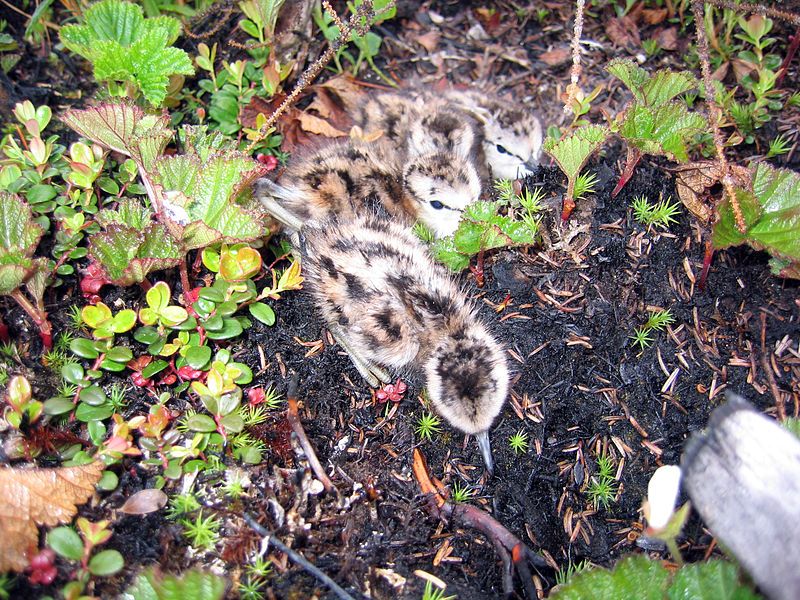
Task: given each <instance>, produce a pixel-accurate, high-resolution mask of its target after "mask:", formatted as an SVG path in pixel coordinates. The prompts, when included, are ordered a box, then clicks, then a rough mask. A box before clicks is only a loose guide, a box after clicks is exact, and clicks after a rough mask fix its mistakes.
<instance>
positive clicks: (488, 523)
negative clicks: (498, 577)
mask: <svg viewBox="0 0 800 600" xmlns="http://www.w3.org/2000/svg"><path fill="white" fill-rule="evenodd" d="M413 469H414V477H415V478H416V479H417V484H418V485H419V488H420V490H421V491H422V493H423V494H425V495H427V496H428V504H427V508H428V512H429V513H430V514H431V516H434V517H436V518H438V519H441V520H442V521H452V522H453V523H455V524H456V525H461V526H463V527H470V528H472V529H477V530H478V531H480V532H481V533H482V534H483V535H485V536H486V537H487V538H489V540H490V541H491V542H492V544H493V545H494V548H495V551H496V552H497V553H498V554H499V555H500V558H501V559H502V561H503V591H504V592H505V594H506V595H510V594H511V593H512V592H513V590H514V585H513V576H514V569H515V568H516V570H517V572H518V573H519V577H520V579H521V580H522V585H523V587H524V588H525V594H526V596H527V597H528V598H530V599H532V600H533V599H536V598H538V596H537V594H536V589H535V588H534V586H533V583H532V577H531V572H530V569H529V568H528V565H529V564H530V565H533V566H534V567H547V566H548V565H547V563H546V562H545V560H544V559H543V558H541V557H540V556H538V555H536V554H535V553H534V552H533V551H532V550H531V549H530V548H528V547H527V546H526V545H525V544H524V543H523V542H522V541H521V540H520V539H519V538H518V537H516V536H515V535H514V534H513V533H511V532H510V531H509V530H508V529H506V528H505V527H504V526H503V525H502V524H501V523H499V522H498V521H497V520H496V519H495V518H494V517H492V516H491V515H490V514H489V513H487V512H484V511H483V510H481V509H480V508H478V507H477V506H472V505H471V504H451V503H450V502H448V501H447V500H445V499H444V497H443V496H442V495H441V494H440V493H439V491H438V489H437V488H436V486H435V485H434V484H433V482H432V481H431V478H430V475H429V474H428V464H427V462H426V460H425V456H424V455H423V454H422V452H420V450H419V448H415V449H414V465H413Z"/></svg>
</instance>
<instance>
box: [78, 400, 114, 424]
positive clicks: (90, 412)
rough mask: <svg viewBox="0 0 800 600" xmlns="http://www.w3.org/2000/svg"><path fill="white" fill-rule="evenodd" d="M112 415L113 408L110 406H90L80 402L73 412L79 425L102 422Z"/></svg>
mask: <svg viewBox="0 0 800 600" xmlns="http://www.w3.org/2000/svg"><path fill="white" fill-rule="evenodd" d="M112 414H114V407H113V406H111V404H102V405H101V406H92V405H91V404H86V403H85V402H81V403H80V404H78V408H77V409H76V410H75V418H76V419H78V421H80V422H81V423H88V422H89V421H104V420H105V419H108V418H109V417H110V416H111V415H112Z"/></svg>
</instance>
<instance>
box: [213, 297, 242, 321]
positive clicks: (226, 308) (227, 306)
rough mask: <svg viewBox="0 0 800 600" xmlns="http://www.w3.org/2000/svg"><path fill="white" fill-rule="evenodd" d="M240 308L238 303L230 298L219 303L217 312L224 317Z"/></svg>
mask: <svg viewBox="0 0 800 600" xmlns="http://www.w3.org/2000/svg"><path fill="white" fill-rule="evenodd" d="M238 309H239V307H238V306H237V305H236V302H231V301H230V300H226V301H225V302H221V303H220V304H217V314H218V315H221V316H223V317H230V316H231V315H232V314H233V313H235V312H236V311H237V310H238Z"/></svg>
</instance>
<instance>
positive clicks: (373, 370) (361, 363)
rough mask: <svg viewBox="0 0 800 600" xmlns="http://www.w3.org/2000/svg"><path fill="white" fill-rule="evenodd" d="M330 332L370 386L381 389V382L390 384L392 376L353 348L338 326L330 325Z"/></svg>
mask: <svg viewBox="0 0 800 600" xmlns="http://www.w3.org/2000/svg"><path fill="white" fill-rule="evenodd" d="M328 330H329V331H330V332H331V335H332V336H333V337H334V339H335V340H336V341H337V342H338V343H339V345H340V346H341V347H342V348H343V349H344V351H345V352H347V354H348V355H349V356H350V360H351V361H353V365H355V367H356V369H358V372H359V373H360V374H361V376H362V377H363V378H364V380H365V381H366V382H367V383H368V384H369V385H371V386H372V387H379V386H380V382H381V381H382V382H383V383H389V382H391V381H392V378H391V376H390V375H389V373H388V372H387V371H386V370H385V369H382V368H381V367H379V366H378V365H375V364H373V363H371V362H370V361H368V360H367V359H365V358H364V357H363V356H361V354H359V352H358V351H356V350H355V349H354V348H353V346H352V345H351V344H350V342H348V341H347V336H346V335H345V334H344V332H343V331H342V329H341V328H340V327H339V326H338V325H336V324H330V325H329V326H328ZM379 380H380V381H379Z"/></svg>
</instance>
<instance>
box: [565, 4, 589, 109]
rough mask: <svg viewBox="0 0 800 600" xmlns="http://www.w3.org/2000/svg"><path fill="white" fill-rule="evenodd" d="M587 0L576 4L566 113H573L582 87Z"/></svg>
mask: <svg viewBox="0 0 800 600" xmlns="http://www.w3.org/2000/svg"><path fill="white" fill-rule="evenodd" d="M584 4H585V0H576V2H575V26H574V28H573V30H572V69H570V72H569V85H568V86H567V99H566V100H565V101H564V112H565V113H566V114H569V113H570V112H572V103H573V102H575V96H577V94H578V91H579V90H580V87H579V86H578V81H580V78H581V35H582V34H583V11H584Z"/></svg>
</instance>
